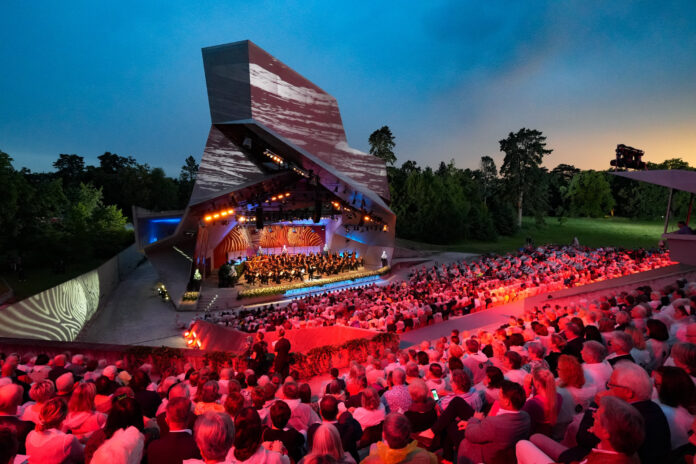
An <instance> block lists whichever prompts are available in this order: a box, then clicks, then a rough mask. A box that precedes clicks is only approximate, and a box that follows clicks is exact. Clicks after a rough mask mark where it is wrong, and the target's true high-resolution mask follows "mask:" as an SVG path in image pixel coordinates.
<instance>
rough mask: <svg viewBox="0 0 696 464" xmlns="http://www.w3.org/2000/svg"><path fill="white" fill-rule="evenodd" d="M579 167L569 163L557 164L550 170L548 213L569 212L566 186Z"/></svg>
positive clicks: (556, 214)
mask: <svg viewBox="0 0 696 464" xmlns="http://www.w3.org/2000/svg"><path fill="white" fill-rule="evenodd" d="M579 172H580V169H578V168H576V167H575V166H572V165H570V164H559V165H558V166H556V167H555V168H553V169H552V170H551V172H550V173H549V176H548V180H549V213H551V215H555V216H563V215H565V214H568V213H569V212H570V203H569V201H568V187H569V186H570V181H571V180H573V177H574V176H575V175H576V174H577V173H579Z"/></svg>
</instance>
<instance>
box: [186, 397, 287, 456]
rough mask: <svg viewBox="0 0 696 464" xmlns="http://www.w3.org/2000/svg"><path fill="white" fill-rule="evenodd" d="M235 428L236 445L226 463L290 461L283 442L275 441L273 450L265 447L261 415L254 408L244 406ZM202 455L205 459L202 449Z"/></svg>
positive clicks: (236, 420)
mask: <svg viewBox="0 0 696 464" xmlns="http://www.w3.org/2000/svg"><path fill="white" fill-rule="evenodd" d="M233 430H234V446H233V447H232V448H230V450H229V452H228V453H227V458H226V460H225V462H226V463H249V464H252V463H254V464H255V463H266V464H289V463H290V460H289V459H288V457H287V456H284V455H283V454H282V452H283V444H282V443H281V442H279V441H278V442H274V443H273V446H272V449H271V450H267V449H266V448H264V447H263V445H262V438H261V435H262V433H263V428H262V425H261V417H259V413H258V412H256V410H255V409H254V408H244V409H242V410H241V411H240V413H239V414H237V417H235V419H234V429H233ZM199 447H200V444H199ZM201 455H202V456H203V458H204V459H205V453H204V452H203V450H202V449H201ZM206 463H207V460H206Z"/></svg>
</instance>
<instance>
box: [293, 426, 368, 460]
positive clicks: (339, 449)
mask: <svg viewBox="0 0 696 464" xmlns="http://www.w3.org/2000/svg"><path fill="white" fill-rule="evenodd" d="M311 456H331V457H332V458H333V459H334V460H335V461H334V462H336V463H340V464H355V459H353V457H352V456H351V455H350V453H348V452H346V451H344V450H343V444H342V443H341V436H340V435H339V433H338V429H337V428H336V426H335V425H333V424H321V425H319V427H317V429H316V431H315V432H314V440H313V441H312V449H311V450H310V453H309V455H308V456H307V457H306V458H305V460H304V461H302V462H303V463H305V462H307V461H308V460H311V459H312V458H311ZM307 458H309V459H307Z"/></svg>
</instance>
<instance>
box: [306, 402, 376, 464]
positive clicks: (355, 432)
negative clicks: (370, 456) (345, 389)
mask: <svg viewBox="0 0 696 464" xmlns="http://www.w3.org/2000/svg"><path fill="white" fill-rule="evenodd" d="M319 413H320V414H321V418H322V420H323V421H324V422H323V423H324V424H333V425H334V426H336V428H337V429H338V432H339V434H340V435H341V443H343V449H344V450H345V451H346V452H348V453H350V455H351V456H352V457H353V459H354V460H355V461H356V462H357V461H359V460H360V457H359V456H358V442H359V441H360V438H361V437H362V434H363V430H362V427H361V426H360V423H359V422H358V421H356V420H355V419H354V418H353V416H352V415H351V413H349V412H348V411H345V412H344V413H342V414H341V415H340V416H339V415H338V400H337V399H336V398H334V397H333V396H325V397H324V398H322V399H321V401H320V402H319ZM318 427H319V424H313V425H311V426H310V427H309V430H307V447H308V448H310V449H311V448H312V444H313V443H312V439H313V438H314V432H315V431H316V430H317V428H318Z"/></svg>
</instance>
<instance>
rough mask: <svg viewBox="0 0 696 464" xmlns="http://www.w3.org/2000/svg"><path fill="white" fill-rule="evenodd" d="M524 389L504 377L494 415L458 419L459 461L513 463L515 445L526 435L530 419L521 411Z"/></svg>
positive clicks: (493, 463)
mask: <svg viewBox="0 0 696 464" xmlns="http://www.w3.org/2000/svg"><path fill="white" fill-rule="evenodd" d="M525 396H526V395H525V392H524V389H523V388H522V386H521V385H520V384H518V383H515V382H511V381H509V380H505V381H504V382H503V387H502V391H501V395H500V399H499V400H498V402H499V403H500V409H499V411H498V414H497V415H496V416H489V417H486V418H483V419H479V418H476V417H473V418H471V419H469V420H468V421H462V422H460V428H462V429H464V431H465V435H464V440H462V442H461V444H460V445H459V452H458V460H457V462H458V463H459V464H468V463H479V462H485V463H487V464H496V463H501V464H506V463H509V462H514V458H515V444H516V443H517V442H518V441H520V440H525V439H527V438H529V431H530V427H531V421H530V418H529V414H527V413H526V412H524V411H522V407H523V406H524V403H525Z"/></svg>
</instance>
